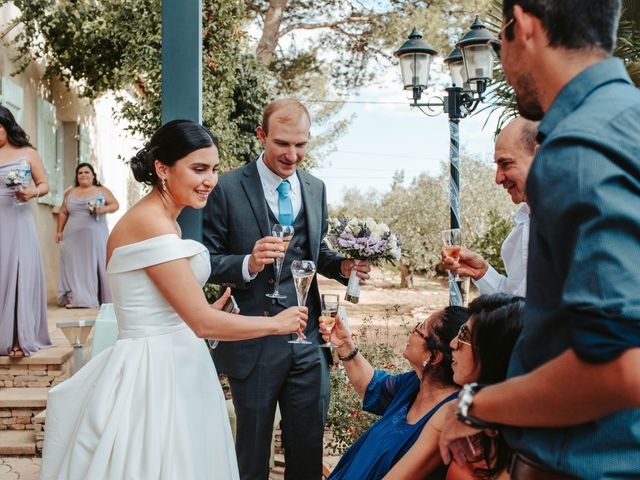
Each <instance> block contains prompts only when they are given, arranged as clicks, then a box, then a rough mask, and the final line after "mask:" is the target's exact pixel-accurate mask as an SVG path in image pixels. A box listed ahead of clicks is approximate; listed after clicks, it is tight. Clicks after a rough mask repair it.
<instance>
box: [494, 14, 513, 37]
mask: <svg viewBox="0 0 640 480" xmlns="http://www.w3.org/2000/svg"><path fill="white" fill-rule="evenodd" d="M515 21H516V18H515V17H513V18H512V19H511V20H509V21H508V22H507V23H505V24H504V25H503V26H502V28H501V29H500V31H499V32H498V40H500V41H501V42H502V34H503V33H504V32H505V31H506V30H507V28H509V25H511V24H512V23H515Z"/></svg>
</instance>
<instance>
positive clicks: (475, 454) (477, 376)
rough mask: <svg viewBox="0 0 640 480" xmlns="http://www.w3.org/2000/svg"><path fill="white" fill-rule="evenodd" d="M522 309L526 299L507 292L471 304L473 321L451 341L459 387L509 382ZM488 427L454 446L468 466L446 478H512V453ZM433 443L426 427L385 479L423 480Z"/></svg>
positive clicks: (457, 467) (453, 469)
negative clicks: (510, 472)
mask: <svg viewBox="0 0 640 480" xmlns="http://www.w3.org/2000/svg"><path fill="white" fill-rule="evenodd" d="M523 311H524V298H522V297H515V296H513V295H509V294H506V293H495V294H492V295H482V296H480V297H478V298H476V299H475V300H474V301H473V302H471V304H470V305H469V314H470V317H469V320H468V321H467V323H465V324H464V325H462V326H461V327H460V331H459V333H458V335H457V336H456V338H454V339H453V341H452V342H451V348H453V380H454V381H455V382H456V383H457V384H458V385H467V386H469V384H473V383H476V384H478V385H492V384H494V383H499V382H502V381H504V380H505V378H506V377H507V368H508V366H509V358H510V357H511V351H512V350H513V347H514V345H515V343H516V340H517V339H518V337H519V335H520V331H521V330H522V315H523ZM456 403H457V402H451V403H450V404H449V405H447V407H446V408H443V409H442V410H441V412H442V413H443V414H446V413H449V412H448V410H449V408H454V407H455V406H456ZM489 427H490V428H487V429H485V430H482V431H480V432H479V433H478V434H476V435H473V436H471V437H466V438H465V439H464V441H460V442H459V443H458V444H457V445H456V448H457V449H459V450H460V451H462V452H463V453H464V456H465V457H466V459H467V463H466V464H464V465H460V464H458V463H455V462H453V463H451V465H450V466H449V470H448V471H447V477H446V480H471V479H475V478H480V479H499V480H502V479H508V478H509V477H508V475H507V473H506V472H505V467H506V465H507V463H508V461H509V457H510V454H511V452H510V450H509V447H508V446H507V444H506V442H505V441H504V439H503V438H502V436H501V435H500V434H499V432H498V431H497V430H494V429H493V428H492V426H489ZM486 432H491V434H487V433H486ZM430 445H431V439H430V437H429V435H428V432H427V431H426V429H425V431H424V432H423V433H422V435H421V436H420V438H418V440H417V441H416V442H415V443H414V445H413V447H412V448H411V450H409V452H408V453H407V454H406V455H405V456H404V457H403V458H402V460H400V461H399V462H398V463H397V464H396V465H395V466H394V467H393V469H392V470H391V471H390V472H389V474H388V475H387V476H386V477H384V478H385V480H405V479H408V478H410V479H420V478H424V475H425V471H427V470H428V469H429V464H430V462H431V461H432V460H431V456H430V455H429V454H428V453H427V452H426V451H425V448H429V447H430ZM429 478H430V477H429Z"/></svg>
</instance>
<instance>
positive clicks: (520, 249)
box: [442, 117, 538, 297]
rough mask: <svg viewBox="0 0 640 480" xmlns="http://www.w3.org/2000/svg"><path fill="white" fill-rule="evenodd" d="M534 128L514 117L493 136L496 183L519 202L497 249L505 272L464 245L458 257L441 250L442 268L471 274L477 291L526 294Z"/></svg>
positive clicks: (535, 127)
mask: <svg viewBox="0 0 640 480" xmlns="http://www.w3.org/2000/svg"><path fill="white" fill-rule="evenodd" d="M537 132H538V122H532V121H530V120H526V119H524V118H522V117H516V118H515V119H513V120H512V121H511V122H509V124H507V126H506V127H505V128H504V129H502V131H501V132H500V135H498V138H497V140H496V147H495V153H494V159H495V163H496V183H497V184H498V185H502V186H503V187H504V188H505V189H506V190H507V192H509V195H511V200H512V201H513V203H515V204H516V205H517V204H520V206H519V207H518V209H517V210H516V213H515V214H514V216H513V222H514V224H515V226H514V228H513V230H512V231H511V233H510V234H509V236H508V237H507V238H506V240H505V241H504V243H503V244H502V249H501V251H500V256H501V257H502V261H503V263H504V267H505V270H506V272H507V275H501V274H499V273H498V272H497V271H496V269H495V268H493V267H492V266H491V265H490V264H489V262H487V261H486V260H485V259H484V258H483V257H482V256H481V255H480V254H478V253H476V252H474V251H471V250H469V249H467V248H462V249H461V250H460V257H459V259H458V261H456V260H455V259H454V258H452V257H448V256H446V254H445V253H444V250H443V253H442V256H443V258H442V260H443V263H444V266H445V268H446V269H448V270H451V271H452V272H454V273H455V272H457V273H458V275H460V276H463V277H471V279H472V280H473V283H474V284H475V285H476V287H477V288H478V291H479V292H480V294H488V293H495V292H506V293H512V294H514V295H520V296H522V297H524V296H525V295H526V292H527V257H528V248H529V206H528V205H527V203H526V202H527V194H526V190H525V183H526V181H527V175H528V173H529V168H530V167H531V164H532V163H533V158H534V156H535V154H536V151H537V149H538V144H537V142H536V135H537Z"/></svg>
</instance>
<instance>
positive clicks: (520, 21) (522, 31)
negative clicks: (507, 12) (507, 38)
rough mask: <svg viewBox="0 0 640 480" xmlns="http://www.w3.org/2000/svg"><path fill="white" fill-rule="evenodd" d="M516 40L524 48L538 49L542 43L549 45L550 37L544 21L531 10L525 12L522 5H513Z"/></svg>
mask: <svg viewBox="0 0 640 480" xmlns="http://www.w3.org/2000/svg"><path fill="white" fill-rule="evenodd" d="M513 18H514V19H515V25H514V36H515V38H514V40H517V41H518V43H519V44H520V45H522V46H523V47H524V48H530V49H534V50H536V51H537V50H538V49H539V48H540V45H541V44H542V45H548V43H549V39H548V36H547V33H546V31H545V29H544V26H543V25H542V21H541V20H540V19H539V18H538V17H536V16H535V15H534V14H532V13H530V12H525V11H524V10H523V9H522V7H521V6H520V5H514V6H513Z"/></svg>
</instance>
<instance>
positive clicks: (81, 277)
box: [56, 163, 119, 308]
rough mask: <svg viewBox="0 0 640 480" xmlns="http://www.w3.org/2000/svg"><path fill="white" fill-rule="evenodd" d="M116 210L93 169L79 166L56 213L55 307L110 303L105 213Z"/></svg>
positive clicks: (116, 203) (80, 306)
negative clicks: (57, 278) (57, 274)
mask: <svg viewBox="0 0 640 480" xmlns="http://www.w3.org/2000/svg"><path fill="white" fill-rule="evenodd" d="M118 207H119V205H118V202H117V201H116V199H115V197H114V196H113V194H112V193H111V192H110V191H109V189H108V188H105V187H103V186H101V185H100V183H99V182H98V179H97V178H96V172H95V170H94V169H93V167H92V166H91V165H90V164H88V163H81V164H79V165H78V166H77V167H76V180H75V186H74V187H73V188H72V189H71V190H69V191H68V192H67V193H66V194H65V197H64V202H63V204H62V208H61V209H60V213H59V214H58V233H57V235H56V242H58V243H60V244H61V245H60V281H59V283H58V305H60V306H66V307H67V308H83V307H97V306H98V305H99V304H101V303H110V302H111V294H110V293H109V282H108V280H107V272H106V260H105V258H106V255H107V238H108V237H109V231H108V230H107V222H106V219H105V216H106V215H105V214H107V213H113V212H115V211H116V210H118ZM63 233H64V234H63Z"/></svg>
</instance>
